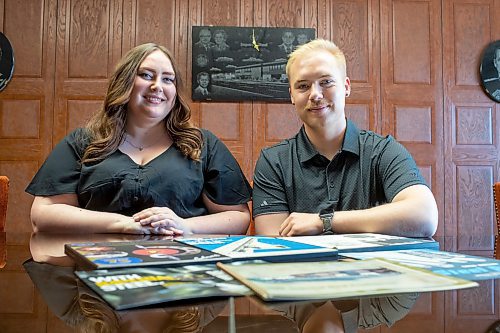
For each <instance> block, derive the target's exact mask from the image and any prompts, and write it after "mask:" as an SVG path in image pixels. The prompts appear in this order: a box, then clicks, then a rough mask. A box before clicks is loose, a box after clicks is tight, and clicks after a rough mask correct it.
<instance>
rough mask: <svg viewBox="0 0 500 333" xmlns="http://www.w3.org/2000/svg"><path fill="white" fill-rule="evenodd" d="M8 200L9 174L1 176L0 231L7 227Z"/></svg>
mask: <svg viewBox="0 0 500 333" xmlns="http://www.w3.org/2000/svg"><path fill="white" fill-rule="evenodd" d="M8 200H9V178H8V177H7V176H0V231H4V229H5V220H6V219H7V202H8Z"/></svg>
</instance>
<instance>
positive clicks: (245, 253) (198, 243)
mask: <svg viewBox="0 0 500 333" xmlns="http://www.w3.org/2000/svg"><path fill="white" fill-rule="evenodd" d="M177 241H178V242H182V243H186V244H188V245H191V246H195V247H199V248H202V249H204V250H208V251H211V252H215V253H218V254H221V255H224V256H227V257H230V258H232V259H263V260H274V259H275V260H279V261H283V260H287V259H290V260H294V261H295V260H297V259H301V258H319V257H329V258H331V257H333V258H336V257H337V253H338V251H337V249H336V248H332V247H324V246H319V245H314V244H306V243H301V242H295V241H294V240H293V238H291V237H290V238H284V237H281V238H277V237H266V236H227V237H215V238H204V237H202V238H180V239H177Z"/></svg>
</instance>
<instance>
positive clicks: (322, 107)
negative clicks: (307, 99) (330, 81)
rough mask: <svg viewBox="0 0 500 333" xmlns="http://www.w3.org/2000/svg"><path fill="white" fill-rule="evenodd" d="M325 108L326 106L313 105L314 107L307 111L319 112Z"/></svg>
mask: <svg viewBox="0 0 500 333" xmlns="http://www.w3.org/2000/svg"><path fill="white" fill-rule="evenodd" d="M326 108H328V105H315V106H310V107H308V108H307V109H308V110H309V111H321V110H323V109H326Z"/></svg>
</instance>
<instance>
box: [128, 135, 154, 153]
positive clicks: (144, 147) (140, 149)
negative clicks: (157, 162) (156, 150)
mask: <svg viewBox="0 0 500 333" xmlns="http://www.w3.org/2000/svg"><path fill="white" fill-rule="evenodd" d="M125 141H127V143H128V144H129V145H131V146H132V147H134V148H135V149H138V150H139V151H143V150H144V149H146V148H149V147H151V146H152V145H154V144H155V143H156V142H153V143H152V144H150V145H147V146H136V145H134V144H133V143H132V141H130V140H128V139H127V136H125Z"/></svg>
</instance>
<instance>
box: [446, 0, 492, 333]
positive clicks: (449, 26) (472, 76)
mask: <svg viewBox="0 0 500 333" xmlns="http://www.w3.org/2000/svg"><path fill="white" fill-rule="evenodd" d="M499 8H500V1H498V0H467V1H465V0H454V1H445V2H444V3H443V41H444V45H443V55H444V56H443V59H444V69H445V70H444V71H443V75H444V78H443V79H444V80H443V82H444V96H445V100H444V116H445V121H444V124H445V126H444V133H445V142H444V151H445V175H444V179H445V182H446V188H447V191H446V196H445V217H444V227H445V234H446V235H447V236H448V237H447V240H448V241H447V242H446V243H445V247H446V249H448V250H453V251H455V250H459V251H467V252H468V253H470V254H476V255H489V256H491V255H492V252H493V251H492V250H493V245H494V244H493V239H494V238H493V237H494V233H495V228H494V214H493V205H492V203H493V198H492V188H491V185H492V183H493V182H494V181H498V180H499V178H498V177H499V175H498V171H499V169H498V168H499V163H498V162H499V146H498V145H499V140H498V139H499V134H498V121H499V120H500V118H499V117H500V116H499V111H500V104H498V103H495V102H493V101H492V100H490V99H489V98H488V97H487V96H486V94H485V93H484V92H483V91H482V88H481V84H480V79H479V70H478V69H479V65H480V59H481V54H482V52H483V49H484V48H485V47H486V45H487V44H488V43H489V42H491V41H493V40H497V39H500V25H499V24H498V21H499V20H500V10H499ZM498 295H499V294H498V288H497V287H495V284H494V283H493V282H492V281H487V282H483V283H481V286H480V288H479V289H474V290H470V291H461V292H454V293H449V294H447V298H446V303H445V304H446V317H445V326H446V332H450V333H451V332H457V331H458V330H463V331H470V332H484V331H485V330H486V328H487V327H488V326H489V325H490V324H491V323H492V322H493V321H494V320H495V319H498V316H499V305H498V299H499V296H498ZM474 304H475V305H474ZM478 304H481V305H480V306H479V305H478Z"/></svg>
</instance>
